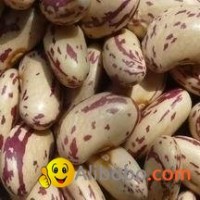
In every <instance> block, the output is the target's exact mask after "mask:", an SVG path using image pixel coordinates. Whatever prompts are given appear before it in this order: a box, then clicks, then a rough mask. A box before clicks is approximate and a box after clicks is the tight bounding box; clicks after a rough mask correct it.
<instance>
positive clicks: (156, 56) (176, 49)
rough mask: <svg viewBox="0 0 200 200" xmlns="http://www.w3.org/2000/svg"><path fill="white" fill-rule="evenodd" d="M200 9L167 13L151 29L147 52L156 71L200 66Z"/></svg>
mask: <svg viewBox="0 0 200 200" xmlns="http://www.w3.org/2000/svg"><path fill="white" fill-rule="evenodd" d="M199 13H200V7H198V6H178V7H175V8H170V9H168V10H166V11H165V12H164V13H163V14H162V15H160V16H159V17H157V18H156V19H155V20H154V21H153V22H152V23H151V24H150V26H149V27H148V30H147V34H146V36H145V38H144V40H143V43H142V44H143V53H144V55H145V57H146V61H147V63H148V64H149V67H150V68H151V70H152V71H155V72H165V71H168V70H170V69H172V68H174V67H175V66H177V65H183V64H195V63H200V59H199V58H200V57H199V56H198V52H199V51H200V46H199V45H198V42H196V41H198V40H200V34H199V33H200V28H199V26H198V24H199V23H200V14H199Z"/></svg>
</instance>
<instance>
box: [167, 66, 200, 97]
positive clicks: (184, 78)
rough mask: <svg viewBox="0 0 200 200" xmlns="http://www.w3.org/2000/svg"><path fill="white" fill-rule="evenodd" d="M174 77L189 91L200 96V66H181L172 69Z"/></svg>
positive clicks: (171, 72)
mask: <svg viewBox="0 0 200 200" xmlns="http://www.w3.org/2000/svg"><path fill="white" fill-rule="evenodd" d="M170 74H171V76H172V77H173V79H174V80H175V81H176V82H177V83H179V84H180V85H181V86H183V87H184V88H185V89H186V90H188V91H189V92H191V93H193V94H195V95H198V96H200V84H199V82H200V66H192V65H186V66H180V67H175V68H174V69H172V70H171V71H170Z"/></svg>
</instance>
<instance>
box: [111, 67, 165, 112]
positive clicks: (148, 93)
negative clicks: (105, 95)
mask: <svg viewBox="0 0 200 200" xmlns="http://www.w3.org/2000/svg"><path fill="white" fill-rule="evenodd" d="M165 85H166V74H164V73H162V74H158V73H154V72H152V71H150V70H148V71H147V74H146V76H145V78H144V80H143V81H142V82H140V83H138V84H136V85H134V86H133V87H120V86H119V85H116V84H115V83H113V84H112V86H111V91H112V92H114V93H116V94H119V95H124V96H128V97H130V98H131V99H133V100H134V101H135V102H136V104H137V105H138V106H139V108H140V109H141V110H142V109H144V108H145V107H146V106H148V105H149V104H150V103H152V102H153V101H154V100H155V99H156V98H157V97H159V96H160V95H161V94H162V93H163V91H164V89H165Z"/></svg>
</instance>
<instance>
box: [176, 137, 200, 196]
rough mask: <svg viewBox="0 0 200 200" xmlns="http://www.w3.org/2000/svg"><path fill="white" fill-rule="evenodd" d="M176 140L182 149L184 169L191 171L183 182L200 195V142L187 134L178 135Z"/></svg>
mask: <svg viewBox="0 0 200 200" xmlns="http://www.w3.org/2000/svg"><path fill="white" fill-rule="evenodd" d="M175 140H176V142H177V144H178V145H179V148H180V150H181V154H182V163H183V169H186V170H189V171H190V174H189V176H188V173H186V175H187V176H185V178H184V181H183V184H184V185H185V186H186V187H188V188H189V189H190V190H192V191H193V192H195V193H197V194H198V195H200V160H199V156H200V142H199V141H198V140H196V139H194V138H190V137H187V136H176V137H175Z"/></svg>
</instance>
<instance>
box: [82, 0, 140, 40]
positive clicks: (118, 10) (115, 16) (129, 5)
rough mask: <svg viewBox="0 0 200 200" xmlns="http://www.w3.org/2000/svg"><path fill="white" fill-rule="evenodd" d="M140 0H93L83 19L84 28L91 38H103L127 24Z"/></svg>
mask: <svg viewBox="0 0 200 200" xmlns="http://www.w3.org/2000/svg"><path fill="white" fill-rule="evenodd" d="M138 3H139V1H138V0H115V1H108V0H92V1H91V6H90V8H89V11H88V12H87V14H86V16H85V17H84V18H83V19H82V28H83V30H84V32H85V34H86V35H87V36H88V37H91V38H101V37H104V36H106V35H110V34H112V33H114V32H117V31H118V30H120V29H121V28H123V27H124V26H126V25H127V23H128V21H129V20H130V18H131V17H132V15H133V14H134V12H135V10H136V7H137V5H138Z"/></svg>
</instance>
